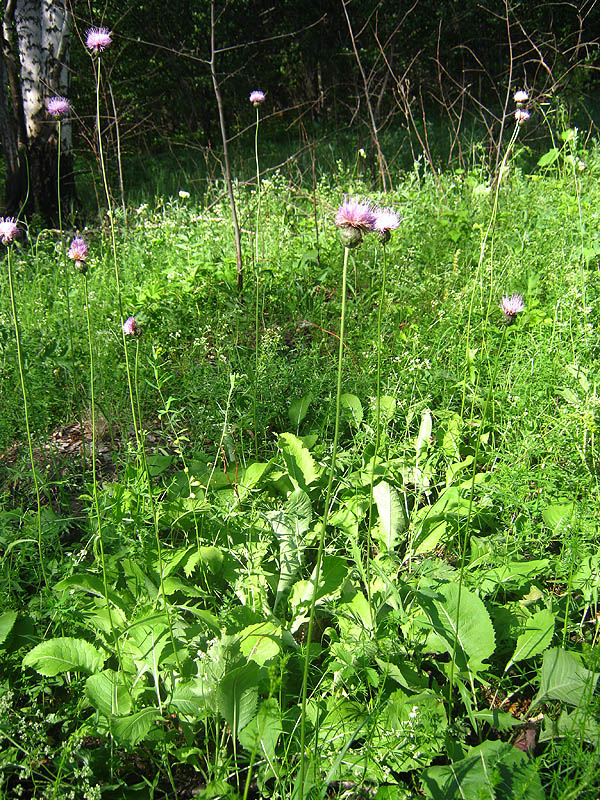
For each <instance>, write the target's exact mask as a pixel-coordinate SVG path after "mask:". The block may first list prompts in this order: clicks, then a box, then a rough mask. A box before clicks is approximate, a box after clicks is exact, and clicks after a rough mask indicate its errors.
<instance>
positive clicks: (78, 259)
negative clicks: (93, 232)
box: [67, 236, 88, 275]
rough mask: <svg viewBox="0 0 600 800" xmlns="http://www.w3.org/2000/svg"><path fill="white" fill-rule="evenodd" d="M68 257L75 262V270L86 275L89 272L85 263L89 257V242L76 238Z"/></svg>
mask: <svg viewBox="0 0 600 800" xmlns="http://www.w3.org/2000/svg"><path fill="white" fill-rule="evenodd" d="M67 255H68V257H69V258H72V259H73V261H74V262H75V269H76V270H77V271H78V272H81V274H82V275H85V273H86V272H87V264H86V263H85V262H86V261H87V257H88V246H87V242H86V241H85V240H84V239H82V238H81V237H80V236H76V237H75V238H74V239H73V241H72V242H71V246H70V247H69V250H68V252H67Z"/></svg>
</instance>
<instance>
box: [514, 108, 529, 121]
mask: <svg viewBox="0 0 600 800" xmlns="http://www.w3.org/2000/svg"><path fill="white" fill-rule="evenodd" d="M530 117H531V114H530V113H529V111H527V109H526V108H517V110H516V111H515V120H516V121H517V122H518V123H519V125H522V124H523V123H524V122H527V120H528V119H529V118H530Z"/></svg>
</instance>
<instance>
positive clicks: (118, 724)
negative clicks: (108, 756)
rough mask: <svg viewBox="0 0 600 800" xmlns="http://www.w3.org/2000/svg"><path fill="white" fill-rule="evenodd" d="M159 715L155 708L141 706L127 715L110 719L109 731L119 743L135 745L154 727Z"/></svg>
mask: <svg viewBox="0 0 600 800" xmlns="http://www.w3.org/2000/svg"><path fill="white" fill-rule="evenodd" d="M160 717H161V715H160V712H159V711H158V709H157V708H152V707H149V708H143V709H142V710H141V711H136V713H135V714H130V715H129V716H128V717H118V718H117V719H114V720H113V721H112V725H111V732H112V735H113V736H114V737H115V739H116V740H117V741H118V742H120V743H121V744H129V745H132V746H133V745H136V744H137V743H138V742H140V741H141V740H142V739H143V738H144V737H145V736H146V734H147V733H148V732H149V731H150V729H151V728H152V727H154V723H155V722H156V720H158V719H160Z"/></svg>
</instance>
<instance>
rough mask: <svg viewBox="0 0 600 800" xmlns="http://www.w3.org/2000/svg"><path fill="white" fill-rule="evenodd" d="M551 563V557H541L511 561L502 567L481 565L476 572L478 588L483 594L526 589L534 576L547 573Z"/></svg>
mask: <svg viewBox="0 0 600 800" xmlns="http://www.w3.org/2000/svg"><path fill="white" fill-rule="evenodd" d="M549 564H550V560H549V559H547V558H539V559H532V560H531V561H509V562H508V563H506V564H503V565H502V566H500V567H491V568H490V569H487V568H485V567H481V568H480V569H478V570H477V572H476V573H474V574H475V575H476V576H477V579H478V580H477V582H476V583H477V588H478V590H479V592H480V594H482V595H488V594H492V593H493V592H496V591H498V589H502V590H504V591H508V590H511V591H520V590H524V589H526V588H528V587H529V586H530V585H531V581H532V580H533V579H534V578H537V577H539V576H543V575H545V574H546V572H547V570H548V566H549ZM480 576H481V577H480Z"/></svg>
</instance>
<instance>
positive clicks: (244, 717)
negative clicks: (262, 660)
mask: <svg viewBox="0 0 600 800" xmlns="http://www.w3.org/2000/svg"><path fill="white" fill-rule="evenodd" d="M259 672H260V667H259V666H258V664H256V663H255V662H254V661H249V662H248V663H247V664H244V666H242V667H236V668H235V669H232V670H230V671H229V672H227V673H226V674H225V675H224V676H223V678H222V679H221V681H220V682H219V686H218V689H217V705H218V709H219V712H220V713H221V714H222V715H223V717H224V718H225V720H226V721H227V723H228V724H229V727H230V728H231V730H232V731H233V734H234V735H235V736H237V735H238V734H239V732H240V731H241V730H242V729H243V728H245V727H246V725H247V724H248V723H249V722H250V720H252V719H253V718H254V716H255V714H256V706H257V702H258V679H259Z"/></svg>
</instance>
